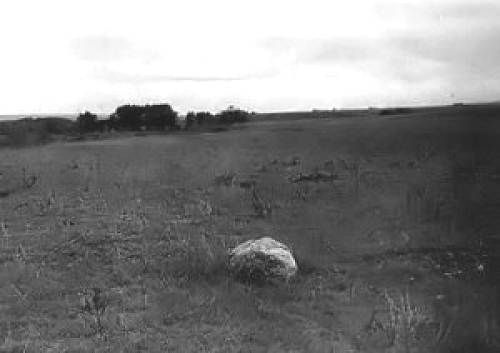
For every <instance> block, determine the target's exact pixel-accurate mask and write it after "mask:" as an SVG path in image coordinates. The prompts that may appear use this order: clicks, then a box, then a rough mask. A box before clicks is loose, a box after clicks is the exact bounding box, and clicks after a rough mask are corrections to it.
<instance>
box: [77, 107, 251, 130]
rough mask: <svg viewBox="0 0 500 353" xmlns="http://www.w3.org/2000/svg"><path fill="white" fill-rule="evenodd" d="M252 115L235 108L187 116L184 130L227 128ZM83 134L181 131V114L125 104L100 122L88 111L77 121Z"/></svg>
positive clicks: (244, 120)
mask: <svg viewBox="0 0 500 353" xmlns="http://www.w3.org/2000/svg"><path fill="white" fill-rule="evenodd" d="M250 115H251V114H250V113H248V112H247V111H245V110H242V109H237V108H235V107H234V106H229V108H227V109H225V110H223V111H221V112H219V113H217V114H212V113H210V112H193V111H191V112H188V113H187V114H186V117H185V119H184V129H192V128H195V127H196V126H204V125H228V124H233V123H241V122H246V121H248V120H249V118H250ZM76 121H77V125H78V129H79V131H80V132H82V133H85V132H104V131H111V130H116V131H164V130H180V129H181V125H180V121H179V114H178V113H177V112H176V111H175V110H173V109H172V107H171V106H170V105H169V104H146V105H133V104H126V105H122V106H119V107H118V108H116V110H115V111H114V112H113V113H112V114H110V115H109V116H108V117H107V118H105V119H99V117H98V116H97V115H96V114H93V113H91V112H89V111H86V112H84V113H81V114H80V115H79V116H78V118H77V120H76Z"/></svg>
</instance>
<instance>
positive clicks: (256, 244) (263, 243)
mask: <svg viewBox="0 0 500 353" xmlns="http://www.w3.org/2000/svg"><path fill="white" fill-rule="evenodd" d="M229 270H230V271H231V273H233V275H234V276H235V277H236V278H237V279H239V280H243V281H246V282H257V283H263V282H268V281H273V280H275V279H280V280H285V281H288V280H289V279H290V278H291V277H292V276H293V275H295V274H296V273H297V263H296V261H295V259H294V257H293V255H292V252H291V250H290V249H289V248H288V247H287V246H286V245H284V244H282V243H280V242H278V241H276V240H274V239H272V238H270V237H264V238H260V239H253V240H248V241H246V242H244V243H242V244H240V245H238V246H237V247H235V248H234V249H232V250H231V251H230V253H229Z"/></svg>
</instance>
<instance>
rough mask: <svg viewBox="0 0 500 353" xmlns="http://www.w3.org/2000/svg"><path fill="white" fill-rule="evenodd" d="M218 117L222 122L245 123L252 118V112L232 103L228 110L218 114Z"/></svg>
mask: <svg viewBox="0 0 500 353" xmlns="http://www.w3.org/2000/svg"><path fill="white" fill-rule="evenodd" d="M217 118H218V120H219V122H220V123H222V124H234V123H243V122H246V121H248V120H249V119H250V114H249V113H248V112H247V111H244V110H242V109H237V108H235V107H234V106H232V105H231V106H229V108H227V109H226V110H223V111H222V112H220V113H219V114H217Z"/></svg>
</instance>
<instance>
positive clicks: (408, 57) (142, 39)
mask: <svg viewBox="0 0 500 353" xmlns="http://www.w3.org/2000/svg"><path fill="white" fill-rule="evenodd" d="M0 14H1V18H0V45H1V50H0V114H16V113H43V112H45V113H48V112H50V113H56V112H65V113H66V112H67V113H74V112H80V111H83V110H84V109H90V110H92V111H95V112H101V113H106V112H110V111H112V110H114V108H115V107H116V106H117V105H120V104H124V103H146V102H149V103H154V102H168V103H170V104H172V105H173V107H174V108H175V109H176V110H178V111H180V112H185V111H187V110H191V109H193V110H211V111H217V110H219V109H223V108H225V107H227V106H228V105H229V104H233V105H236V106H239V107H242V108H245V109H251V110H256V111H279V110H296V109H313V108H318V109H330V108H333V107H366V106H387V105H410V104H411V105H416V104H442V103H445V104H446V103H451V102H456V101H465V102H469V101H488V100H498V99H500V64H499V63H500V20H499V19H500V1H495V0H490V1H485V0H468V1H466V0H454V1H452V0H434V1H431V0H414V1H395V0H381V1H375V0H365V1H361V0H338V1H333V0H327V1H315V0H307V1H305V0H303V1H295V0H283V1H281V0H248V1H240V0H212V1H206V0H199V1H195V0H169V1H167V0H163V1H160V0H158V1H153V0H140V1H127V0H120V1H114V0H72V1H68V0H62V1H56V0H44V1H40V0H32V1H28V0H15V1H14V0H12V1H2V3H1V4H0Z"/></svg>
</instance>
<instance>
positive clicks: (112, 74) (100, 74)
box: [94, 67, 275, 84]
mask: <svg viewBox="0 0 500 353" xmlns="http://www.w3.org/2000/svg"><path fill="white" fill-rule="evenodd" d="M274 74H275V73H274V72H273V70H266V71H261V72H255V73H248V74H240V75H220V76H218V75H172V74H161V73H142V72H124V71H119V70H115V69H109V68H107V67H101V68H99V69H95V70H94V77H95V78H97V79H99V80H103V81H107V82H110V83H125V84H148V83H163V82H218V81H223V82H230V81H246V80H255V79H263V78H269V77H272V76H274Z"/></svg>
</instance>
